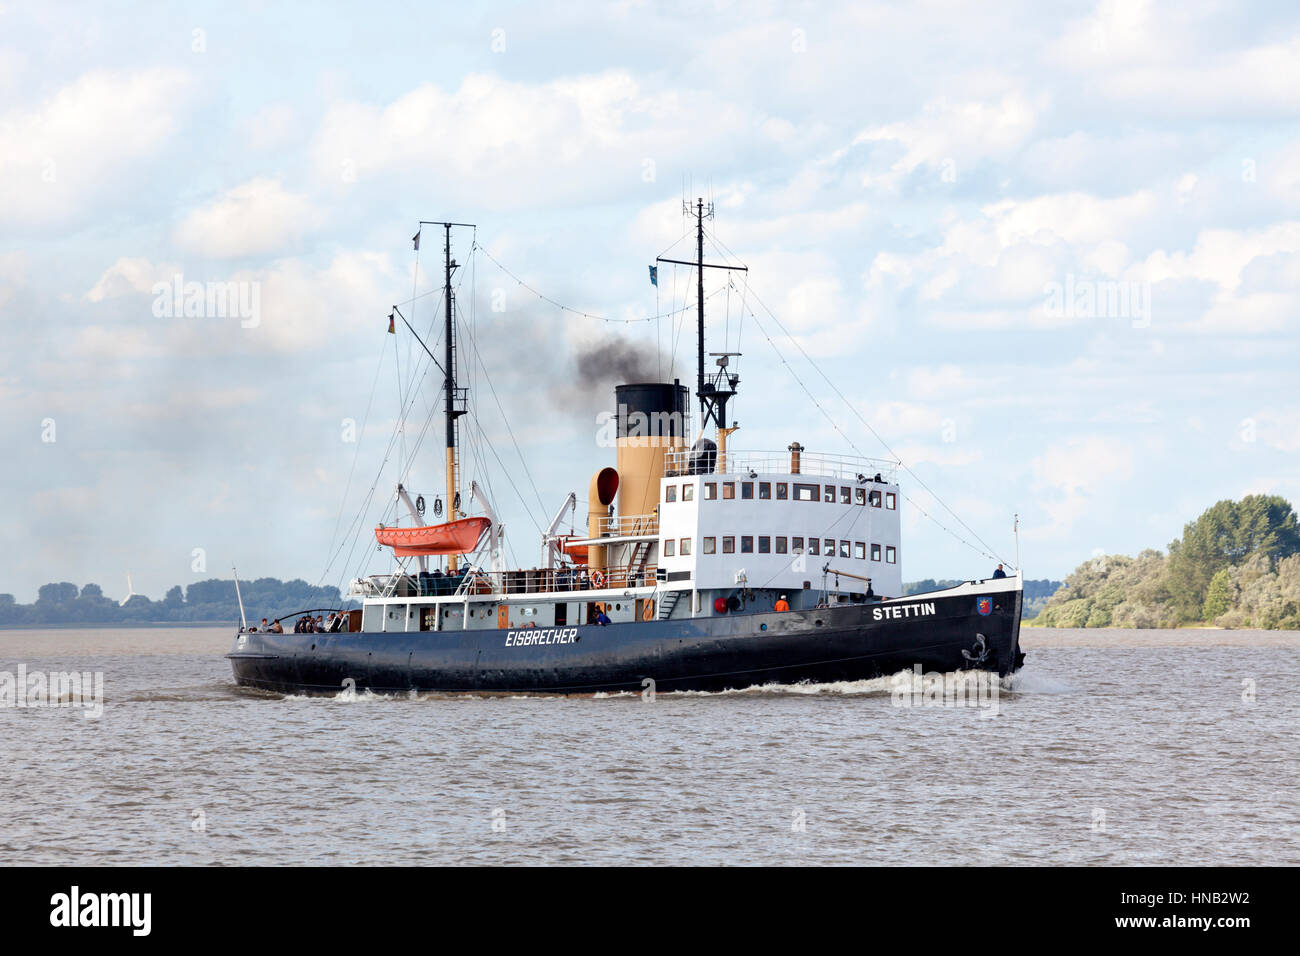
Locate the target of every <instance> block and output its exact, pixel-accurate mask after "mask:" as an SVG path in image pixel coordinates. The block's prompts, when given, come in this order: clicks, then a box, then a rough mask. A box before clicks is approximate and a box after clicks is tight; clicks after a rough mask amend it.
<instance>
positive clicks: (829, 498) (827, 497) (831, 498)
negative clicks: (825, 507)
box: [822, 485, 835, 504]
mask: <svg viewBox="0 0 1300 956" xmlns="http://www.w3.org/2000/svg"><path fill="white" fill-rule="evenodd" d="M822 501H825V502H828V503H830V504H835V486H834V485H827V486H826V492H825V494H823V495H822Z"/></svg>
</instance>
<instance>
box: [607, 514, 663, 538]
mask: <svg viewBox="0 0 1300 956" xmlns="http://www.w3.org/2000/svg"><path fill="white" fill-rule="evenodd" d="M598 527H599V529H600V536H601V537H602V538H606V537H608V538H613V537H618V536H621V535H657V534H658V533H659V516H658V515H657V514H648V515H617V516H615V517H613V518H610V517H604V518H601V519H600V523H599V525H598Z"/></svg>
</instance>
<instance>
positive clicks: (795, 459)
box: [790, 442, 803, 475]
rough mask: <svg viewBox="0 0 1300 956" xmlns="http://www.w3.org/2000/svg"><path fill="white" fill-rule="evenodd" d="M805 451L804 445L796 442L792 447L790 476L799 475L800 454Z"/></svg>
mask: <svg viewBox="0 0 1300 956" xmlns="http://www.w3.org/2000/svg"><path fill="white" fill-rule="evenodd" d="M802 451H803V445H801V444H799V443H798V442H795V443H794V444H793V445H791V446H790V474H792V475H797V474H799V453H800V452H802Z"/></svg>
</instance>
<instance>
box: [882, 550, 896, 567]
mask: <svg viewBox="0 0 1300 956" xmlns="http://www.w3.org/2000/svg"><path fill="white" fill-rule="evenodd" d="M897 561H898V551H897V549H895V548H893V547H886V548H885V563H886V564H894V563H896V562H897Z"/></svg>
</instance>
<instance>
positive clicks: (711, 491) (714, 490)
mask: <svg viewBox="0 0 1300 956" xmlns="http://www.w3.org/2000/svg"><path fill="white" fill-rule="evenodd" d="M717 497H718V483H717V482H716V481H706V482H705V483H704V500H705V501H712V500H713V499H715V498H717Z"/></svg>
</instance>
